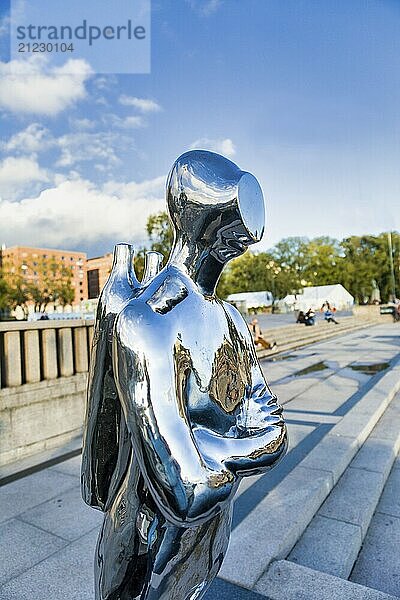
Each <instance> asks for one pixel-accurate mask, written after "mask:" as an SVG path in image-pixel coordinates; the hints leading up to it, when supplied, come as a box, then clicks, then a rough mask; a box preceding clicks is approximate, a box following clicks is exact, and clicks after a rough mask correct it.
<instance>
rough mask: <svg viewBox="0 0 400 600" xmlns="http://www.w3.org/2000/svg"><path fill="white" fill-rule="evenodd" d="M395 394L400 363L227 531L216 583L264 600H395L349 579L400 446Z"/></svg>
mask: <svg viewBox="0 0 400 600" xmlns="http://www.w3.org/2000/svg"><path fill="white" fill-rule="evenodd" d="M399 389H400V361H398V362H397V363H396V364H395V365H394V366H393V368H392V369H391V371H389V372H388V373H387V374H386V375H384V376H383V377H382V378H381V379H380V380H379V381H378V382H377V383H376V384H375V385H374V386H373V387H371V388H370V389H369V391H367V392H366V393H365V395H364V396H363V397H362V398H361V399H360V400H359V402H358V403H357V404H356V405H355V406H354V407H353V408H352V409H351V410H349V412H348V413H347V414H346V415H345V416H344V417H343V418H342V419H341V420H340V421H339V422H338V423H336V425H334V426H333V428H332V429H331V430H330V432H329V433H328V434H327V435H325V437H323V438H322V439H321V441H320V442H319V443H318V444H317V445H316V447H315V448H314V449H313V450H312V451H311V452H310V453H309V454H308V455H307V456H306V457H305V458H304V459H303V460H302V461H301V462H300V463H299V464H298V465H297V466H295V467H294V468H293V469H292V471H291V472H290V473H289V474H288V475H286V477H285V478H284V479H283V480H282V481H281V482H280V483H279V484H278V485H277V486H276V487H275V488H274V489H273V490H272V491H271V493H270V494H268V495H267V496H266V497H265V498H264V499H263V500H262V501H261V503H260V504H259V505H258V506H257V509H256V510H253V511H252V512H250V514H248V515H247V516H246V518H244V519H243V520H242V521H241V522H240V523H239V524H238V526H237V527H236V528H235V529H234V530H233V532H232V537H231V544H230V547H229V551H228V554H227V557H226V559H225V561H224V564H223V566H222V569H221V572H220V574H219V576H220V577H221V578H222V579H225V580H227V581H229V582H231V583H234V584H237V585H240V586H242V587H244V588H247V589H251V590H252V591H253V592H256V593H258V594H260V595H264V596H267V597H268V598H269V599H270V600H302V599H304V600H313V599H315V600H317V599H318V600H325V599H327V598H335V599H337V600H345V599H346V600H348V599H353V598H354V599H356V600H358V599H360V600H361V599H363V600H364V599H367V600H368V599H371V600H372V599H374V600H385V599H386V600H388V599H389V598H393V596H390V595H388V594H385V593H383V592H380V591H377V590H374V589H372V588H368V587H365V586H363V585H358V584H356V583H354V582H352V581H348V578H349V577H350V575H351V572H352V569H353V566H354V564H355V561H356V559H357V556H358V555H359V552H360V548H361V546H362V543H363V540H364V537H365V535H366V533H367V531H368V527H369V524H370V522H371V519H372V517H373V515H374V511H375V509H376V506H377V504H378V501H379V499H380V496H381V493H382V490H383V488H384V485H385V482H386V480H387V478H388V476H389V473H390V471H391V468H392V465H393V462H394V460H395V458H396V456H397V453H398V451H399V448H400V431H399V430H400V427H399V423H400V393H398V391H399ZM394 551H397V550H396V549H395V550H394ZM398 595H399V596H400V586H399V592H398Z"/></svg>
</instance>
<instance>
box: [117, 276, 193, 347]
mask: <svg viewBox="0 0 400 600" xmlns="http://www.w3.org/2000/svg"><path fill="white" fill-rule="evenodd" d="M197 296H199V297H200V294H198V293H195V292H194V290H193V285H192V284H191V282H190V280H188V279H187V278H185V277H184V276H181V275H180V274H176V273H174V271H172V270H170V271H165V272H161V273H159V275H157V276H156V277H155V278H154V280H153V281H152V282H151V283H150V285H149V286H148V287H147V288H146V289H144V290H143V292H142V293H141V294H139V295H138V296H136V297H135V298H132V299H131V300H130V301H129V302H128V303H127V304H126V305H125V306H124V308H123V309H122V310H121V312H120V313H119V315H118V317H117V319H116V323H115V329H114V332H115V335H116V339H117V341H120V342H121V343H122V344H123V345H125V346H127V347H130V348H133V346H134V345H139V346H146V347H158V346H159V344H160V343H165V342H167V341H168V340H169V339H170V337H171V336H173V335H175V334H176V326H177V322H178V321H179V320H180V317H178V316H177V314H178V313H179V312H180V310H181V308H182V307H183V306H184V305H185V306H188V304H190V306H191V307H192V308H193V307H194V310H195V307H196V304H197V302H198V301H199V300H198V298H197Z"/></svg>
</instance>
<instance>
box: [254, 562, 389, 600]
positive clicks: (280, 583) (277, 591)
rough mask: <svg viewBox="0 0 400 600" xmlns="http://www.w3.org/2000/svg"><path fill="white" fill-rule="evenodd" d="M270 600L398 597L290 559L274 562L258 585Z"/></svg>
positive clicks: (371, 599) (384, 598) (381, 598)
mask: <svg viewBox="0 0 400 600" xmlns="http://www.w3.org/2000/svg"><path fill="white" fill-rule="evenodd" d="M255 591H257V592H259V593H261V594H262V593H265V595H267V596H268V597H269V598H270V599H271V600H398V598H395V597H394V596H390V595H388V594H385V593H383V592H379V591H378V590H373V589H370V588H367V587H364V586H362V585H358V584H356V583H353V582H350V581H346V580H345V579H341V578H340V577H335V576H333V575H328V574H327V573H321V572H319V571H314V569H310V568H308V567H303V566H302V565H296V564H295V563H292V562H290V561H287V560H280V561H277V562H275V563H273V564H272V565H271V566H270V567H269V569H268V571H267V572H266V573H265V574H264V575H263V576H262V577H261V579H260V580H259V581H258V582H257V585H256V586H255Z"/></svg>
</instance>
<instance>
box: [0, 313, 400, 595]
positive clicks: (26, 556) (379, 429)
mask: <svg viewBox="0 0 400 600" xmlns="http://www.w3.org/2000/svg"><path fill="white" fill-rule="evenodd" d="M399 358H400V326H399V325H396V324H384V325H379V326H374V327H369V328H367V329H363V330H359V331H356V332H354V333H350V334H347V335H344V336H341V337H337V338H334V339H330V340H328V341H325V342H322V343H318V344H313V345H310V346H307V347H305V348H302V349H301V350H297V351H295V352H293V353H288V354H286V355H281V356H279V355H277V356H276V357H274V358H273V359H271V360H268V361H263V363H262V365H263V369H264V371H265V374H266V377H267V379H268V381H269V382H270V383H271V388H272V389H273V391H274V392H275V393H277V394H278V396H279V398H280V401H281V402H282V403H283V404H284V408H285V416H286V419H287V423H288V429H289V436H290V446H289V451H288V454H287V456H286V457H285V459H284V460H283V461H282V462H281V463H280V464H279V465H278V466H277V467H276V469H274V470H273V471H271V472H270V473H267V474H266V475H264V476H261V477H254V478H249V479H245V480H244V481H243V482H242V485H241V487H240V489H239V492H238V495H237V498H236V501H235V510H234V518H233V531H232V537H231V544H230V548H229V551H228V554H227V556H226V559H225V562H224V564H223V566H222V569H221V572H220V576H219V577H218V579H217V580H216V581H215V582H214V584H213V585H212V587H211V588H210V590H209V592H208V593H207V595H206V600H228V599H229V600H262V599H263V598H264V599H265V598H270V599H271V600H292V599H293V600H313V599H320V600H325V599H330V598H335V600H336V599H338V600H345V599H346V600H348V599H350V600H351V599H353V598H354V599H355V600H364V599H366V600H389V599H390V598H392V599H393V598H394V597H400V552H399V548H400V459H399V458H396V456H397V452H398V450H399V445H400V432H399V424H400V394H399V393H398V389H399V387H400V362H399ZM79 469H80V457H79V456H76V457H74V458H71V459H69V460H66V461H63V462H59V463H58V464H55V465H53V466H51V467H48V468H46V469H42V470H38V471H37V472H34V473H32V474H30V475H28V476H25V477H22V478H20V479H18V480H15V481H13V482H11V483H8V484H7V485H4V486H2V487H0V505H1V511H0V548H1V550H0V552H1V554H0V556H1V561H0V600H42V599H43V600H44V599H46V600H47V599H50V600H64V599H67V598H68V600H71V599H77V600H89V599H92V598H93V553H94V546H95V541H96V537H97V533H98V530H99V527H100V524H101V514H100V513H99V512H97V511H95V510H93V509H90V508H88V507H87V506H85V505H84V503H83V502H82V500H81V498H80V489H79ZM171 600H172V599H171ZM173 600H184V599H183V598H182V599H173Z"/></svg>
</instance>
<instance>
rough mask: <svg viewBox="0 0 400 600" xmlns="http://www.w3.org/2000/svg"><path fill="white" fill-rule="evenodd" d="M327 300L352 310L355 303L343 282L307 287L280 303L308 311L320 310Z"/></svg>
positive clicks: (334, 305)
mask: <svg viewBox="0 0 400 600" xmlns="http://www.w3.org/2000/svg"><path fill="white" fill-rule="evenodd" d="M326 302H329V304H330V306H331V307H335V308H336V309H337V310H350V309H351V308H352V306H353V304H354V297H353V296H352V295H351V294H350V293H349V292H348V291H347V290H346V288H344V287H343V286H342V284H341V283H335V284H333V285H316V286H312V287H306V288H304V289H303V290H302V292H301V293H300V294H296V295H294V294H289V295H288V296H286V297H285V298H283V299H282V300H280V301H279V304H284V305H286V306H287V307H288V308H289V309H290V310H303V311H307V310H308V309H309V308H312V309H313V310H320V309H321V307H322V305H323V304H324V303H326Z"/></svg>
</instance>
